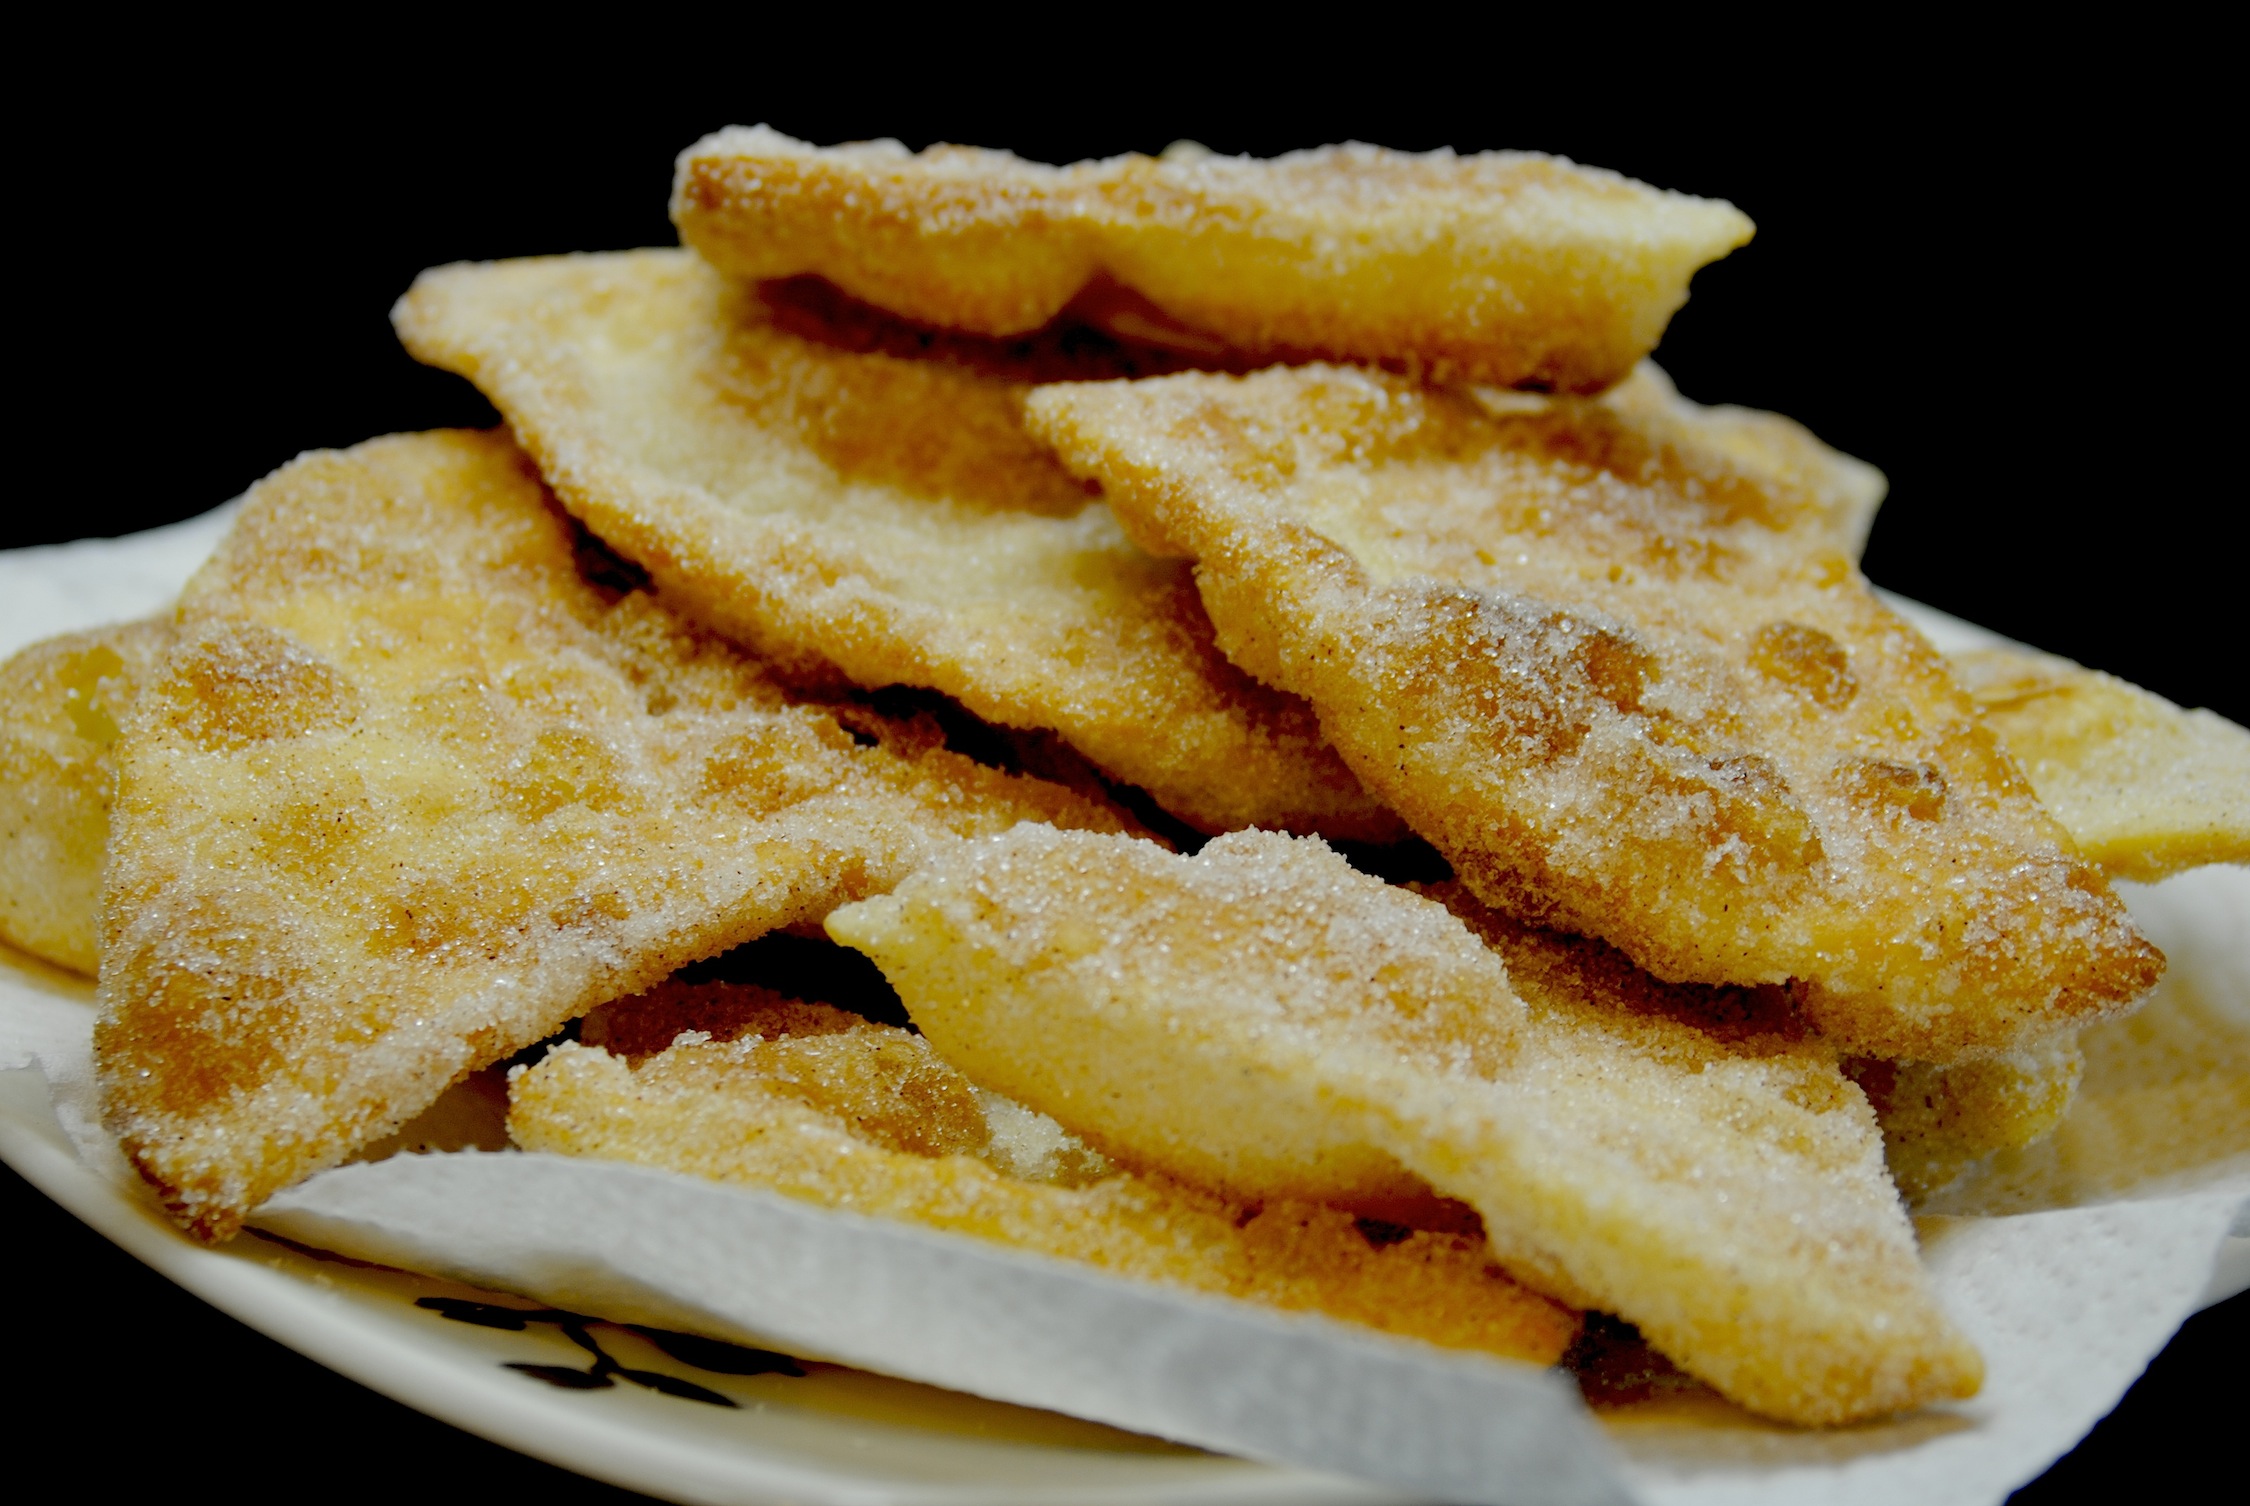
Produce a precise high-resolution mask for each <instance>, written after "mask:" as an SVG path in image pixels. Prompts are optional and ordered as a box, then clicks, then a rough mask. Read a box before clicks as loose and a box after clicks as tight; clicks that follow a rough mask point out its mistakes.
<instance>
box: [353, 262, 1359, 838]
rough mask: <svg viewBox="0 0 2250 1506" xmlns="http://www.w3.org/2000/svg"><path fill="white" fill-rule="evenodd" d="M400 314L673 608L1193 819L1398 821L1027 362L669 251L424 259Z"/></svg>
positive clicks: (1343, 831)
mask: <svg viewBox="0 0 2250 1506" xmlns="http://www.w3.org/2000/svg"><path fill="white" fill-rule="evenodd" d="M395 317H396V320H397V323H398V327H399V332H400V334H401V336H402V337H403V338H404V339H405V341H406V343H407V347H408V348H409V349H410V350H412V351H413V352H414V354H415V355H416V356H418V357H420V358H421V359H422V360H425V361H429V362H431V363H433V364H435V365H439V366H443V367H445V368H446V369H448V370H451V371H457V372H460V373H461V374H462V375H464V376H467V377H469V378H470V379H471V380H473V381H475V382H476V383H477V384H478V386H479V387H481V388H482V389H483V390H484V392H485V393H486V394H487V395H488V396H489V397H491V399H492V400H493V402H494V403H495V404H496V405H497V406H498V407H499V409H500V411H501V412H502V413H504V414H506V415H507V418H508V422H509V424H510V425H511V426H512V427H513V429H514V431H515V433H516V436H517V437H518V439H520V440H521V441H522V443H523V445H524V447H525V448H526V449H528V450H529V451H530V452H531V453H532V454H533V455H534V456H536V457H537V458H538V461H539V464H540V467H541V468H542V469H543V470H544V471H545V472H546V475H547V479H548V480H549V481H550V482H551V483H552V484H553V486H554V488H555V490H556V492H557V494H558V495H559V496H560V497H561V498H562V501H563V503H564V505H565V506H567V507H568V508H569V509H570V510H571V511H572V512H573V513H574V514H575V515H576V516H578V517H579V518H580V519H582V520H583V521H584V522H585V523H586V525H587V526H588V527H589V528H591V529H592V530H593V531H594V533H595V534H597V535H598V536H599V537H600V538H601V539H602V540H603V541H604V542H605V543H607V544H609V545H610V546H611V547H613V548H615V549H617V550H618V551H619V552H621V553H623V554H625V555H626V556H628V557H630V558H631V559H633V560H635V561H637V562H638V563H640V564H641V565H643V566H645V567H646V568H647V569H648V570H649V571H650V573H651V574H652V575H653V576H654V577H655V580H656V583H657V585H658V586H659V587H660V588H661V589H663V590H664V592H665V593H666V595H667V597H668V598H669V599H671V600H672V601H674V602H676V603H677V604H678V605H679V606H680V607H681V609H682V610H684V611H687V612H690V613H692V614H693V615H694V616H695V617H696V618H697V619H698V620H700V621H702V622H705V623H707V624H708V625H710V626H712V627H715V628H717V629H718V630H719V631H721V632H723V633H726V634H728V635H729V636H731V637H733V638H734V639H736V640H737V641H739V642H743V643H747V644H750V645H751V646H752V647H753V648H754V649H756V650H757V651H758V652H759V653H761V654H763V655H765V656H767V657H768V658H769V659H771V660H773V661H774V662H776V663H780V664H786V665H788V666H790V667H791V669H792V671H793V672H794V673H797V674H800V675H804V674H812V675H819V674H822V673H826V674H827V675H829V676H831V677H833V675H834V674H835V673H836V671H838V670H840V671H841V672H842V673H843V674H844V675H845V676H846V677H848V678H849V679H850V680H852V681H853V682H856V683H857V684H859V685H862V686H866V687H870V688H876V687H881V686H886V685H893V684H900V685H913V686H920V687H924V688H928V689H933V690H938V691H942V692H943V693H945V694H946V695H949V696H952V697H953V698H954V699H956V700H958V701H960V702H961V703H962V704H963V705H965V706H967V707H968V708H969V710H971V711H973V712H975V713H976V714H977V715H978V716H980V717H982V718H984V719H985V720H986V721H988V722H993V723H996V724H998V725H1001V726H1005V727H1016V728H1028V729H1039V728H1045V729H1052V730H1053V731H1055V732H1057V733H1059V734H1061V736H1062V737H1063V738H1064V739H1065V740H1066V741H1067V742H1069V743H1070V744H1071V745H1072V746H1073V747H1075V748H1076V749H1077V750H1078V751H1079V752H1081V753H1083V754H1084V755H1085V756H1086V757H1087V758H1089V759H1091V760H1092V761H1093V762H1095V763H1096V764H1098V765H1100V766H1101V767H1102V768H1103V769H1106V770H1107V771H1109V773H1111V774H1112V775H1114V776H1115V777H1117V778H1118V779H1121V780H1123V781H1124V782H1126V783H1127V784H1131V785H1137V786H1139V787H1141V788H1143V789H1146V790H1147V791H1148V792H1149V793H1150V794H1151V795H1152V796H1154V797H1155V799H1156V801H1157V802H1158V803H1159V804H1160V805H1162V806H1163V807H1164V808H1165V809H1166V810H1169V811H1171V812H1173V813H1174V814H1176V815H1178V816H1180V817H1181V818H1182V819H1184V820H1186V821H1188V822H1190V823H1191V824H1193V825H1195V826H1198V827H1201V828H1203V829H1206V830H1212V831H1221V830H1226V829H1229V828H1232V827H1237V826H1245V825H1252V824H1258V825H1267V826H1280V827H1285V828H1289V829H1293V830H1318V831H1322V832H1325V833H1327V834H1329V835H1332V836H1341V837H1355V838H1362V839H1382V838H1394V839H1395V838H1396V837H1397V836H1399V835H1401V831H1400V828H1399V826H1398V824H1397V821H1396V818H1394V817H1392V816H1391V815H1390V814H1389V813H1388V812H1387V811H1385V810H1383V809H1382V808H1381V807H1380V806H1378V805H1377V804H1376V803H1375V802H1374V801H1373V800H1371V799H1370V798H1369V797H1368V796H1367V794H1366V793H1365V792H1364V791H1362V790H1361V789H1360V787H1359V785H1358V783H1357V782H1356V781H1355V780H1354V779H1353V778H1352V776H1351V774H1350V773H1349V772H1348V771H1346V770H1345V768H1344V766H1343V764H1342V763H1341V762H1340V761H1338V759H1337V757H1336V755H1335V754H1334V752H1332V751H1331V750H1330V749H1329V748H1328V747H1327V746H1326V745H1325V744H1324V743H1323V742H1322V741H1321V737H1320V733H1319V729H1318V728H1317V726H1316V725H1315V723H1314V720H1313V716H1312V713H1311V711H1310V710H1309V709H1308V708H1307V707H1306V706H1305V705H1304V703H1303V702H1301V701H1298V700H1296V699H1295V698H1294V697H1291V696H1287V695H1283V694H1280V693H1279V692H1276V691H1273V690H1269V689H1267V688H1266V687H1264V686H1261V685H1258V684H1256V683H1255V682H1253V681H1252V680H1250V679H1249V678H1248V677H1247V676H1245V675H1244V674H1243V673H1242V672H1241V671H1239V670H1237V669H1236V668H1235V667H1234V666H1233V665H1231V664H1229V663H1228V662H1227V661H1226V659H1225V658H1224V657H1223V656H1222V655H1221V654H1220V653H1219V651H1218V650H1217V649H1216V648H1215V647H1213V646H1212V642H1211V626H1210V623H1209V621H1208V619H1206V618H1205V617H1204V615H1203V608H1202V605H1201V603H1199V602H1198V601H1197V599H1196V594H1195V588H1194V585H1193V583H1192V582H1191V581H1190V580H1189V577H1188V572H1187V569H1186V567H1184V566H1183V565H1181V564H1180V563H1178V562H1177V561H1168V560H1155V559H1151V558H1150V557H1149V556H1148V555H1147V554H1145V553H1143V552H1142V551H1141V550H1140V549H1139V548H1137V547H1135V546H1134V545H1133V544H1132V543H1131V542H1130V541H1129V540H1127V539H1126V537H1125V535H1124V534H1123V533H1122V532H1121V531H1120V530H1119V528H1118V526H1117V522H1116V520H1115V519H1114V518H1112V517H1111V516H1110V514H1109V510H1108V509H1107V508H1106V507H1104V506H1103V505H1102V503H1101V501H1100V500H1099V499H1098V498H1095V497H1093V496H1091V495H1089V494H1088V491H1087V489H1086V488H1085V486H1084V485H1083V484H1081V483H1080V482H1078V481H1076V480H1074V479H1072V478H1071V477H1070V476H1069V475H1068V474H1066V473H1065V472H1064V471H1063V469H1062V468H1061V467H1060V466H1059V465H1057V464H1056V463H1055V460H1054V457H1053V456H1051V455H1049V454H1048V453H1047V452H1046V450H1045V449H1044V448H1043V447H1042V446H1040V445H1039V444H1038V443H1037V442H1036V441H1035V440H1033V439H1032V438H1031V436H1029V435H1028V434H1026V433H1025V432H1024V431H1023V426H1022V423H1021V419H1020V415H1019V411H1018V410H1019V406H1020V402H1021V397H1022V392H1023V387H1022V385H1021V384H1020V383H1016V382H1011V381H1007V380H1003V379H1000V378H998V377H995V376H992V375H989V374H986V373H984V372H981V371H978V370H973V369H970V368H969V367H967V366H964V365H961V364H958V363H953V362H946V361H936V360H907V359H901V358H898V357H895V356H891V355H885V354H881V353H862V352H860V351H856V350H850V349H844V348H839V347H838V346H836V345H833V344H827V343H821V342H818V341H815V340H812V339H807V338H803V337H800V336H799V335H796V334H792V333H789V332H787V331H785V330H783V329H782V328H780V327H778V326H777V325H776V323H775V313H774V310H773V309H772V308H771V307H769V306H768V304H767V303H766V302H765V301H763V300H761V299H760V298H759V297H758V296H757V295H756V294H755V293H753V292H750V291H747V290H744V289H740V288H734V287H730V286H729V285H728V283H727V282H726V279H724V278H722V277H721V276H719V275H718V274H717V273H716V272H713V271H712V270H711V269H710V268H709V267H708V266H706V265H704V264H703V263H702V262H701V261H700V260H698V259H697V258H696V257H695V256H693V255H692V254H690V253H687V252H684V251H642V252H633V253H628V254H623V255H616V256H576V257H557V258H552V259H545V260H536V261H517V262H501V263H496V264H493V265H488V266H456V267H441V268H439V269H437V270H435V271H432V272H427V273H424V274H423V275H422V277H421V278H420V280H418V281H417V282H416V283H415V285H414V288H413V291H411V292H410V293H408V294H407V296H406V297H405V298H404V299H403V300H401V301H400V303H399V306H398V310H397V313H396V316H395Z"/></svg>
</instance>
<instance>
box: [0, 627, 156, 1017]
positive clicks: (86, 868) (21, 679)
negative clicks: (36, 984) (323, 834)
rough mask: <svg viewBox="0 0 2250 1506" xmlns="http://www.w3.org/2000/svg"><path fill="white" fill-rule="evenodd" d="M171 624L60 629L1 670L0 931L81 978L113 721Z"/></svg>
mask: <svg viewBox="0 0 2250 1506" xmlns="http://www.w3.org/2000/svg"><path fill="white" fill-rule="evenodd" d="M170 631H171V629H170V624H169V623H167V622H163V621H155V620H151V621H145V622H129V623H123V624H120V625H118V626H116V627H105V628H96V629H94V630H93V631H92V632H86V633H65V634H63V635H62V636H61V637H59V638H49V639H47V640H46V641H45V642H43V643H34V644H32V645H31V646H30V647H29V648H27V649H25V650H23V651H22V652H21V653H19V654H17V655H16V656H15V657H14V658H13V659H10V660H9V661H8V662H7V664H6V666H5V667H0V937H4V938H6V939H7V940H8V941H9V942H11V943H13V944H14V945H16V946H20V947H22V948H23V949H24V950H25V951H27V952H30V953H32V954H34V955H36V956H40V957H44V958H46V959H47V960H48V961H49V962H54V963H59V964H61V965H62V966H64V967H67V968H70V969H71V970H73V971H75V972H81V973H85V974H86V975H87V976H89V977H91V976H92V975H93V972H94V964H95V960H96V938H95V934H94V914H95V910H96V908H97V905H96V901H97V899H98V898H99V896H100V892H101V882H102V844H103V843H104V842H105V841H106V840H107V839H108V837H109V803H110V797H111V795H112V794H113V793H114V792H115V790H116V788H117V760H116V757H115V755H114V753H113V752H112V749H113V748H114V747H115V745H116V742H117V730H118V723H119V722H120V721H121V720H122V719H123V718H124V716H125V714H126V710H127V708H129V707H130V706H131V705H132V704H133V698H134V696H135V694H136V693H137V690H138V687H139V685H140V682H141V681H142V680H143V679H145V678H146V677H147V675H148V672H149V670H150V668H151V666H152V665H153V664H154V663H155V661H156V660H157V659H158V658H159V657H160V656H161V655H162V653H163V651H164V645H165V643H166V642H167V640H168V638H169V635H170Z"/></svg>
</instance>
